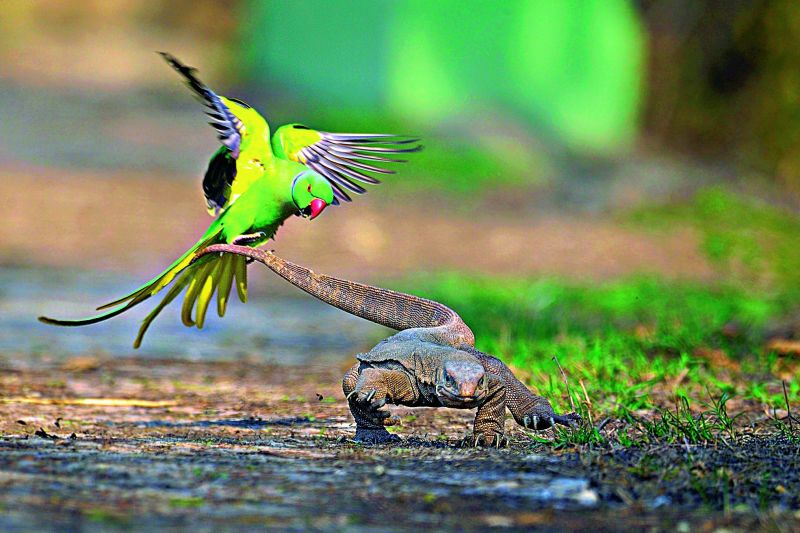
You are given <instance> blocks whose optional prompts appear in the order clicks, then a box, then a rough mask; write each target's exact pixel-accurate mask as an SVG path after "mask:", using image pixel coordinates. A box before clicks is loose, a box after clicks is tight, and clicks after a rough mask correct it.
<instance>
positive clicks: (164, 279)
mask: <svg viewBox="0 0 800 533" xmlns="http://www.w3.org/2000/svg"><path fill="white" fill-rule="evenodd" d="M159 53H160V54H161V55H162V57H163V58H164V59H165V60H166V61H167V63H168V64H169V65H170V66H172V67H173V68H174V69H175V70H176V71H178V72H179V73H180V74H181V75H182V76H183V77H184V79H185V81H186V84H187V85H188V86H189V88H190V89H191V90H192V92H193V93H194V94H195V95H196V96H197V97H199V99H200V100H201V101H202V103H203V104H204V105H205V107H206V114H207V115H208V116H209V117H210V119H211V121H210V122H209V124H210V125H211V126H212V127H213V128H214V129H215V130H216V131H217V133H218V138H219V140H220V142H221V143H222V146H221V147H220V148H219V150H217V152H216V153H215V154H214V155H213V157H212V158H211V161H210V162H209V164H208V169H207V170H206V173H205V176H204V178H203V192H204V194H205V198H206V203H207V207H208V209H209V212H210V213H211V214H212V215H215V216H217V218H216V219H215V220H214V221H213V222H212V223H211V225H210V227H209V228H208V230H207V231H206V232H205V234H204V235H203V236H202V237H201V238H200V240H199V241H197V243H195V245H194V246H192V247H191V248H189V250H187V251H186V252H185V253H184V254H183V255H181V256H180V257H179V258H178V259H177V260H176V261H175V262H174V263H172V265H170V266H169V267H168V268H167V269H166V270H164V271H163V272H162V273H161V274H159V275H158V276H156V277H155V278H153V279H151V280H150V281H148V282H147V283H145V284H144V285H142V286H141V287H139V288H138V289H136V290H135V291H133V292H131V293H130V294H128V295H126V296H124V297H122V298H119V299H117V300H114V301H113V302H110V303H107V304H105V305H102V306H100V307H98V310H105V309H111V308H113V309H111V310H109V311H106V312H104V313H102V314H99V315H96V316H93V317H90V318H85V319H81V320H58V319H53V318H48V317H39V320H41V321H42V322H45V323H47V324H54V325H59V326H83V325H88V324H94V323H96V322H102V321H104V320H107V319H109V318H112V317H114V316H117V315H119V314H121V313H124V312H125V311H127V310H128V309H130V308H132V307H134V306H136V305H138V304H140V303H141V302H143V301H145V300H147V299H148V298H150V297H151V296H153V295H155V294H156V293H158V292H159V291H161V290H162V289H164V288H166V287H167V286H168V285H170V283H173V282H174V283H173V285H172V287H170V289H169V290H168V291H167V293H166V294H165V295H164V298H163V299H162V300H161V302H160V303H159V304H158V305H157V306H156V307H155V308H154V309H153V310H152V311H151V312H150V314H149V315H147V317H146V318H145V319H144V321H143V322H142V325H141V327H140V328H139V333H138V335H137V337H136V340H135V341H134V345H133V346H134V348H138V347H139V346H140V345H141V342H142V338H143V336H144V334H145V332H146V331H147V328H148V327H149V326H150V324H151V322H152V321H153V320H154V319H155V318H156V316H158V314H159V313H160V312H161V310H162V309H164V307H166V306H167V305H168V304H169V303H170V302H172V301H173V300H174V299H175V298H176V297H177V296H178V295H179V294H180V293H181V291H183V290H184V289H186V295H185V296H184V299H183V306H182V309H181V320H182V321H183V324H184V325H186V326H188V327H191V326H195V325H196V326H197V327H198V328H202V327H203V324H204V322H205V316H206V311H207V309H208V305H209V303H210V301H211V299H212V297H213V295H214V293H215V292H216V293H217V313H218V314H219V316H223V315H224V314H225V308H226V305H227V302H228V297H229V295H230V291H231V288H232V285H233V282H234V280H235V282H236V289H237V293H238V295H239V299H240V300H241V301H242V302H246V301H247V265H246V263H245V258H243V257H241V256H237V255H223V256H217V255H215V256H204V257H203V258H202V259H200V260H198V261H196V262H193V261H192V260H193V258H194V255H195V253H196V252H198V251H199V250H201V249H203V248H205V247H206V246H209V245H211V244H221V243H227V244H233V243H235V244H244V245H248V246H253V247H255V246H260V245H262V244H264V243H266V242H267V241H269V240H270V239H272V238H273V236H274V235H275V233H276V232H277V230H278V228H279V227H280V226H281V225H282V224H283V223H284V221H285V220H286V219H287V218H289V217H290V216H291V215H298V216H303V217H306V218H308V219H310V220H313V219H314V218H316V217H317V216H319V214H320V213H322V211H323V210H324V209H325V208H326V207H327V206H328V205H331V204H334V205H337V204H339V203H340V202H349V201H351V197H350V193H356V194H362V193H364V192H366V189H364V188H363V187H362V186H361V185H359V183H358V182H361V183H369V184H377V183H380V182H379V181H378V180H377V179H375V178H374V177H372V176H371V175H370V174H369V173H378V174H393V173H394V171H392V170H389V169H387V168H383V167H380V166H376V165H375V164H374V163H372V162H377V163H402V162H405V161H403V160H399V159H395V158H394V157H391V156H392V155H393V154H403V153H411V152H417V151H419V150H420V149H421V148H422V147H421V146H420V145H419V144H418V139H414V138H409V137H403V136H398V135H390V134H339V133H328V132H324V131H316V130H312V129H310V128H308V127H306V126H303V125H301V124H288V125H285V126H282V127H280V128H278V130H277V131H276V132H275V134H274V135H273V136H272V137H271V138H270V129H269V125H268V124H267V121H266V120H265V119H264V117H262V116H261V115H260V114H259V113H258V111H256V110H255V109H253V108H252V107H250V106H249V105H247V104H246V103H244V102H243V101H241V100H237V99H234V98H226V97H224V96H219V95H217V94H216V93H214V92H213V91H212V90H211V89H209V88H208V87H206V86H205V85H204V84H203V83H202V82H201V81H200V80H199V79H198V78H197V76H196V72H197V71H196V70H195V69H194V68H192V67H188V66H186V65H184V64H183V63H181V62H180V61H178V60H177V59H176V58H175V57H173V56H171V55H170V54H167V53H164V52H159ZM365 161H369V162H370V163H367V162H365ZM195 306H196V312H195V315H194V317H192V310H193V309H194V308H195Z"/></svg>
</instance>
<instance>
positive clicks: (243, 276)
mask: <svg viewBox="0 0 800 533" xmlns="http://www.w3.org/2000/svg"><path fill="white" fill-rule="evenodd" d="M233 273H234V276H236V292H237V293H239V300H241V301H242V303H243V304H246V303H247V261H246V259H245V258H244V257H242V256H237V257H235V258H234V261H233Z"/></svg>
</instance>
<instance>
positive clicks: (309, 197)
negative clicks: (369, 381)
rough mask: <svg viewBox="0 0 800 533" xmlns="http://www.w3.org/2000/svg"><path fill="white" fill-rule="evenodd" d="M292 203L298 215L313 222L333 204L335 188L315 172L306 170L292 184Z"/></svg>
mask: <svg viewBox="0 0 800 533" xmlns="http://www.w3.org/2000/svg"><path fill="white" fill-rule="evenodd" d="M292 202H294V205H295V207H297V210H298V213H297V214H298V215H300V216H303V217H307V218H308V219H309V220H313V219H315V218H316V217H317V216H318V215H319V214H320V213H322V211H323V209H325V208H326V207H327V206H329V205H331V204H332V203H333V188H332V187H331V184H330V183H328V180H326V179H325V178H323V177H322V176H320V175H319V174H317V173H316V172H314V171H313V170H305V171H303V172H301V173H300V174H298V175H297V176H295V178H294V181H293V182H292Z"/></svg>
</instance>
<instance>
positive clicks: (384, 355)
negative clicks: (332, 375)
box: [342, 330, 506, 446]
mask: <svg viewBox="0 0 800 533" xmlns="http://www.w3.org/2000/svg"><path fill="white" fill-rule="evenodd" d="M407 331H408V330H406V331H403V332H401V333H398V334H397V335H394V336H392V337H389V338H388V339H386V340H384V341H381V342H380V343H378V345H377V346H375V348H373V349H372V350H370V351H369V352H367V353H366V354H359V355H357V356H356V358H357V359H358V360H359V362H358V363H357V364H356V365H354V366H353V368H351V369H350V370H349V371H348V373H347V374H346V375H345V377H344V380H343V382H342V390H343V391H344V394H345V396H346V397H347V401H348V403H349V404H350V411H351V412H352V413H353V418H355V420H356V440H359V441H364V442H371V443H383V442H394V441H397V440H399V439H398V437H397V436H395V435H391V434H390V433H389V432H388V431H386V429H385V428H384V426H386V425H391V424H393V423H394V420H392V419H389V412H388V411H386V410H385V409H383V407H384V406H385V405H386V404H387V403H392V404H395V405H407V406H409V407H451V408H455V409H472V408H476V407H477V413H476V416H475V423H474V431H473V435H474V440H473V443H474V444H478V443H480V444H486V445H492V444H494V445H496V446H499V445H500V443H501V442H502V441H503V436H504V435H503V423H504V421H505V417H504V415H505V410H506V389H505V386H504V384H503V382H502V381H501V380H500V378H499V377H498V376H496V375H494V374H490V373H488V372H486V370H485V369H484V368H483V366H482V365H481V363H480V361H479V360H478V359H477V358H476V357H475V356H474V355H473V354H471V353H469V352H466V351H463V350H457V349H455V348H453V347H451V346H445V345H440V344H432V343H430V342H427V341H424V340H420V339H419V336H418V335H417V334H416V333H414V334H411V335H408V334H407Z"/></svg>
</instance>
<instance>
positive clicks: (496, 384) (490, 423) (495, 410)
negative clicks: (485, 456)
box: [472, 374, 506, 446]
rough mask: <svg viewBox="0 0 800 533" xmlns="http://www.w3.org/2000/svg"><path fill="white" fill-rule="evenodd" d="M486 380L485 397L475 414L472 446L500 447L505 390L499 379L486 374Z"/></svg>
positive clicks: (503, 423)
mask: <svg viewBox="0 0 800 533" xmlns="http://www.w3.org/2000/svg"><path fill="white" fill-rule="evenodd" d="M486 378H487V380H488V382H489V385H488V391H487V397H486V401H485V402H484V403H483V404H482V405H481V406H480V407H478V411H477V412H476V413H475V424H474V428H473V431H472V436H473V439H474V440H473V444H474V445H476V446H477V445H478V444H485V445H487V446H491V445H492V444H494V445H495V446H500V443H501V442H502V440H503V433H504V427H503V426H504V425H505V414H506V388H505V386H504V385H503V382H502V380H501V379H500V378H499V377H497V376H495V375H493V374H487V375H486Z"/></svg>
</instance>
